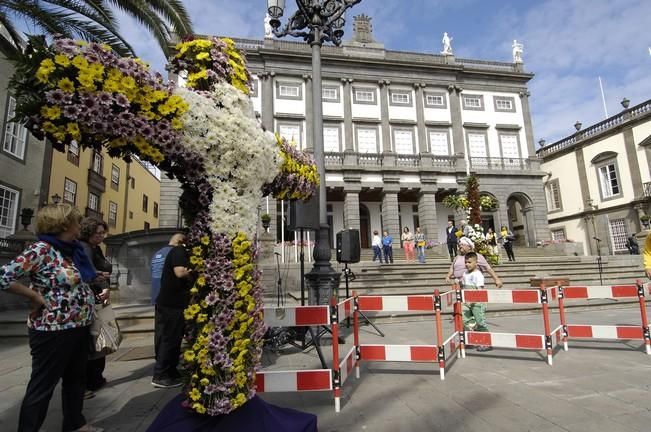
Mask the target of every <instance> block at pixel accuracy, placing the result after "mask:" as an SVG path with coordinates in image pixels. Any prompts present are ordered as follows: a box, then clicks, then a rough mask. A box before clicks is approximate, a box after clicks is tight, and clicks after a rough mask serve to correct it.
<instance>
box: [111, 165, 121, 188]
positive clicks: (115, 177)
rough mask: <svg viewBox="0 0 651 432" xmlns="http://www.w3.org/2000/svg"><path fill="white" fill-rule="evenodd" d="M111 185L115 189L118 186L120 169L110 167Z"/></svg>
mask: <svg viewBox="0 0 651 432" xmlns="http://www.w3.org/2000/svg"><path fill="white" fill-rule="evenodd" d="M111 184H112V185H114V186H115V188H117V187H118V186H119V185H120V168H118V167H117V166H115V165H113V166H112V167H111Z"/></svg>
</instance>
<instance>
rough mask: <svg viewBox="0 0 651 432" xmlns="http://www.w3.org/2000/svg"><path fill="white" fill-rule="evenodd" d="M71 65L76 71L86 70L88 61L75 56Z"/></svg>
mask: <svg viewBox="0 0 651 432" xmlns="http://www.w3.org/2000/svg"><path fill="white" fill-rule="evenodd" d="M72 65H73V66H75V67H76V68H77V69H80V70H81V69H86V68H88V60H86V59H85V58H84V57H83V56H82V55H76V56H74V57H73V59H72Z"/></svg>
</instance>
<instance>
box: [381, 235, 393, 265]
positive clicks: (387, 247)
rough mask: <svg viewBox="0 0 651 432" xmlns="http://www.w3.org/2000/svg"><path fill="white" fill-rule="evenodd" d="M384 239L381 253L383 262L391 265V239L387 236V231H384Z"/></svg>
mask: <svg viewBox="0 0 651 432" xmlns="http://www.w3.org/2000/svg"><path fill="white" fill-rule="evenodd" d="M382 234H384V237H382V251H383V252H384V262H385V263H386V264H389V261H391V264H393V237H391V236H390V235H389V232H388V231H384V232H383V233H382Z"/></svg>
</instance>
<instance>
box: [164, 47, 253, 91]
mask: <svg viewBox="0 0 651 432" xmlns="http://www.w3.org/2000/svg"><path fill="white" fill-rule="evenodd" d="M176 51H177V54H176V55H175V56H174V57H172V59H171V61H170V63H171V64H170V67H171V68H172V70H173V71H175V72H177V73H183V74H187V77H186V79H187V82H186V85H187V86H188V87H189V88H192V89H195V90H205V91H210V90H211V89H212V87H213V85H215V84H216V83H219V82H226V83H228V84H231V85H232V86H233V87H235V88H236V89H238V90H240V91H241V92H243V93H245V94H249V92H250V91H251V88H252V84H251V75H250V73H249V71H248V69H247V68H246V63H245V61H244V56H243V55H242V53H240V51H239V50H237V49H236V48H235V42H234V41H233V40H232V39H229V38H223V39H219V38H216V37H213V38H210V39H197V38H194V37H193V36H190V37H189V38H187V39H186V40H184V41H182V42H179V43H178V44H176Z"/></svg>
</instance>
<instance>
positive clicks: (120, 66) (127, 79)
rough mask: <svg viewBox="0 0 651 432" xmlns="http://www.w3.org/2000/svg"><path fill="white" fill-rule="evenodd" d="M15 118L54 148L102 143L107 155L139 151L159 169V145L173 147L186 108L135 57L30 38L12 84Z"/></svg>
mask: <svg viewBox="0 0 651 432" xmlns="http://www.w3.org/2000/svg"><path fill="white" fill-rule="evenodd" d="M10 87H12V89H13V91H14V93H15V95H16V100H17V110H16V119H17V120H18V121H26V126H27V128H28V129H29V130H30V132H31V133H32V134H34V136H36V137H38V138H41V139H42V138H47V139H49V140H50V141H51V142H52V143H53V146H54V147H55V148H56V149H57V150H62V151H63V150H64V149H65V146H66V145H69V144H70V143H71V142H73V141H75V142H76V143H78V144H79V145H81V146H82V147H92V148H95V149H98V150H99V149H100V148H102V146H106V147H107V148H108V150H109V154H110V155H111V156H125V155H129V154H131V153H135V154H138V155H139V157H140V158H141V159H144V160H147V161H149V162H152V163H156V164H159V163H161V162H162V161H163V160H164V159H165V156H164V151H163V149H162V147H163V146H174V145H176V144H177V143H178V140H177V137H178V134H177V131H178V130H179V129H181V128H182V127H183V123H182V122H181V120H180V117H181V116H182V115H183V114H184V113H185V112H186V111H187V109H188V106H187V104H186V103H185V101H184V100H183V99H182V98H180V97H179V96H176V95H173V94H172V93H171V90H170V89H169V88H168V87H167V86H166V85H165V84H164V83H163V79H162V76H161V75H160V74H158V73H151V72H150V71H149V69H148V67H147V65H146V64H145V63H143V62H142V61H141V60H139V59H137V58H136V59H132V58H120V57H119V56H118V55H116V54H115V53H114V52H113V51H112V50H111V49H110V48H109V47H108V46H104V45H99V44H96V43H86V42H82V41H74V40H71V39H55V40H54V41H53V43H52V45H51V46H46V44H45V41H44V40H42V39H39V38H36V37H32V38H30V40H29V45H28V47H27V49H26V51H25V53H24V54H23V55H22V57H21V64H20V66H19V67H18V68H17V73H16V74H15V75H14V77H13V78H12V80H11V82H10Z"/></svg>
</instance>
